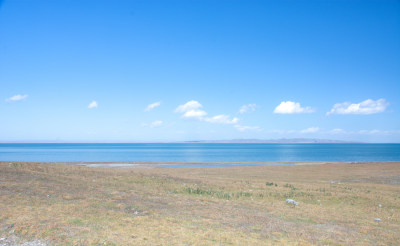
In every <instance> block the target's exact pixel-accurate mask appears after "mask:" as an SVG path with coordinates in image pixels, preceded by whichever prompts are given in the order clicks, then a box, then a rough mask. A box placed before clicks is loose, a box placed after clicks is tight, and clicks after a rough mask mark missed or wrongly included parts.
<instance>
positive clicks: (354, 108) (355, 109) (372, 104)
mask: <svg viewBox="0 0 400 246" xmlns="http://www.w3.org/2000/svg"><path fill="white" fill-rule="evenodd" d="M387 106H389V103H388V102H386V100H385V99H384V98H381V99H379V100H376V101H374V100H371V99H367V100H365V101H363V102H360V103H349V102H344V103H336V104H335V105H333V108H332V109H331V111H329V112H327V113H326V114H327V115H330V114H377V113H382V112H384V111H385V110H386V107H387Z"/></svg>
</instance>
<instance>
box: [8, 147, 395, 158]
mask: <svg viewBox="0 0 400 246" xmlns="http://www.w3.org/2000/svg"><path fill="white" fill-rule="evenodd" d="M0 161H32V162H78V161H82V162H147V161H152V162H288V161H299V162H308V161H344V162H362V161H400V144H216V143H214V144H212V143H146V144H0Z"/></svg>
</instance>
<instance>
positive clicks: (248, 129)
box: [234, 125, 261, 132]
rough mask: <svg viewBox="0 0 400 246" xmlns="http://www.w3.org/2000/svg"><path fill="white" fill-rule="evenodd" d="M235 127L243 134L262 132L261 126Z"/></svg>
mask: <svg viewBox="0 0 400 246" xmlns="http://www.w3.org/2000/svg"><path fill="white" fill-rule="evenodd" d="M234 127H235V128H236V129H237V130H239V131H241V132H244V131H260V130H261V128H260V127H259V126H242V125H234Z"/></svg>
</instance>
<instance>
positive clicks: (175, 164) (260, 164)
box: [0, 161, 400, 169]
mask: <svg viewBox="0 0 400 246" xmlns="http://www.w3.org/2000/svg"><path fill="white" fill-rule="evenodd" d="M1 163H8V164H14V163H15V164H38V163H40V164H57V165H68V166H77V167H92V168H107V169H108V168H112V169H130V168H218V167H224V168H229V167H274V166H306V165H341V164H374V163H376V164H380V163H400V161H360V162H325V161H324V162H323V161H316V162H313V161H310V162H295V161H294V162H21V161H0V164H1Z"/></svg>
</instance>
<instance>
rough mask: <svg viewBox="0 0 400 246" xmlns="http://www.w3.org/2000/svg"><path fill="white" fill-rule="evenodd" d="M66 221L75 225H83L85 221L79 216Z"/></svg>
mask: <svg viewBox="0 0 400 246" xmlns="http://www.w3.org/2000/svg"><path fill="white" fill-rule="evenodd" d="M68 222H69V223H70V224H73V225H76V226H84V225H85V223H84V222H83V221H82V220H81V219H79V218H74V219H70V220H68Z"/></svg>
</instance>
